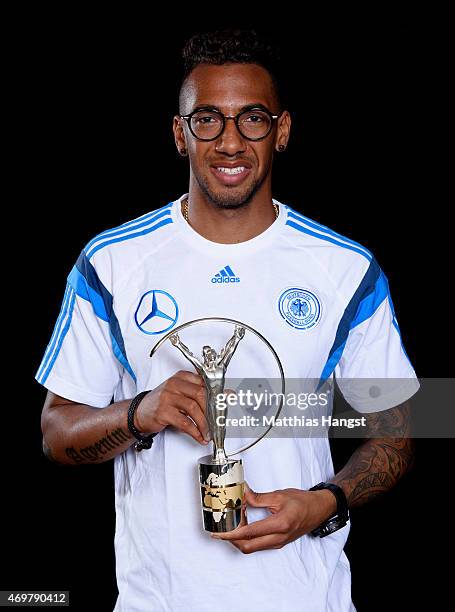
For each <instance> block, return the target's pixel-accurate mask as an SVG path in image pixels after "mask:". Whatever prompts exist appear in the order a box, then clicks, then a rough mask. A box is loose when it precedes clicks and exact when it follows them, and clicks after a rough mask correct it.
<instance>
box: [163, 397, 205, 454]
mask: <svg viewBox="0 0 455 612" xmlns="http://www.w3.org/2000/svg"><path fill="white" fill-rule="evenodd" d="M173 396H174V397H172V398H171V404H170V405H169V406H168V408H167V409H166V411H165V413H164V414H163V416H162V418H161V420H162V422H163V423H164V424H165V425H171V426H173V427H175V428H176V429H179V430H180V431H183V432H184V433H186V434H188V435H190V436H191V437H192V438H194V439H195V440H196V442H199V443H200V444H207V443H208V442H207V440H205V439H204V436H203V435H202V433H201V431H200V430H199V429H198V427H197V426H196V425H195V424H194V423H193V421H192V420H191V419H190V418H189V417H188V416H186V412H185V411H183V410H182V409H181V407H180V406H179V401H180V399H181V398H182V397H183V395H178V394H176V393H175V394H173ZM188 401H192V400H188Z"/></svg>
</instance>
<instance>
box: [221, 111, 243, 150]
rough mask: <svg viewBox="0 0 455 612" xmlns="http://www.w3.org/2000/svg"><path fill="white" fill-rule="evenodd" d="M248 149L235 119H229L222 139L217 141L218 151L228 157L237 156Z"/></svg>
mask: <svg viewBox="0 0 455 612" xmlns="http://www.w3.org/2000/svg"><path fill="white" fill-rule="evenodd" d="M245 149H246V143H245V140H244V138H242V135H241V134H240V132H239V131H238V129H237V126H236V124H235V121H234V119H232V118H228V119H226V122H225V127H224V130H223V132H222V133H221V135H220V137H219V138H218V140H217V141H216V150H217V151H218V152H219V153H226V154H227V155H236V154H237V153H242V152H243V151H245Z"/></svg>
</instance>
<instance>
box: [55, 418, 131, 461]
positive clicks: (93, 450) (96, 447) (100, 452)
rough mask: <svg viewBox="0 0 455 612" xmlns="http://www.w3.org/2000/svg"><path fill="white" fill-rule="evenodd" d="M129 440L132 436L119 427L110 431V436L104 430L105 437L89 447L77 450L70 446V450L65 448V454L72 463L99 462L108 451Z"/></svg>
mask: <svg viewBox="0 0 455 612" xmlns="http://www.w3.org/2000/svg"><path fill="white" fill-rule="evenodd" d="M131 439H132V436H131V435H130V434H129V433H127V432H125V431H124V430H123V429H122V428H121V427H119V428H118V429H115V430H114V431H111V433H110V434H108V433H107V430H106V435H105V436H104V437H103V438H101V440H98V442H95V444H92V445H91V446H86V447H85V448H80V449H79V450H76V449H75V448H74V447H73V446H71V447H70V448H66V449H65V452H66V454H67V456H68V457H69V458H70V459H71V460H72V461H74V463H87V462H89V461H91V462H96V461H100V459H101V460H103V459H104V458H105V457H104V455H106V453H110V451H112V450H114V449H116V448H117V447H118V446H120V445H121V444H123V443H124V442H127V441H128V440H131Z"/></svg>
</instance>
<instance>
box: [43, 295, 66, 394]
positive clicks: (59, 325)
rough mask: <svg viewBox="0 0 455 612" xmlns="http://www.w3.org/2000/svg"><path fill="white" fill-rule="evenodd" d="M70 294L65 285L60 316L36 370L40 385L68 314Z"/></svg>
mask: <svg viewBox="0 0 455 612" xmlns="http://www.w3.org/2000/svg"><path fill="white" fill-rule="evenodd" d="M71 294H72V289H71V287H70V285H69V284H68V283H66V289H65V294H64V296H63V300H62V305H61V308H60V314H59V316H58V318H57V321H56V322H55V326H54V331H53V333H52V336H51V339H50V341H49V344H48V345H47V349H46V351H45V353H44V356H43V359H42V361H41V364H40V366H39V368H38V372H37V373H36V380H37V381H38V382H40V383H41V382H42V375H43V372H44V370H45V369H46V367H47V365H48V363H49V359H50V358H51V357H52V355H53V353H54V350H55V347H56V345H57V344H58V341H59V338H60V334H61V331H62V327H63V325H64V319H65V317H66V315H67V312H68V307H69V302H70V300H71Z"/></svg>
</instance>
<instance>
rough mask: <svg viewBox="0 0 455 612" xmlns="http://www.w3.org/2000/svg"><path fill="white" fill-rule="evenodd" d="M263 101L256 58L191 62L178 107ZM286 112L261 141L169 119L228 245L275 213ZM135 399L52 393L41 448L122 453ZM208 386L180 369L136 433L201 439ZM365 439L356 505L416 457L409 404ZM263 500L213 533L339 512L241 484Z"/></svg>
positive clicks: (324, 498)
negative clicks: (219, 171) (225, 171)
mask: <svg viewBox="0 0 455 612" xmlns="http://www.w3.org/2000/svg"><path fill="white" fill-rule="evenodd" d="M249 104H261V105H263V106H265V107H266V108H268V109H269V110H270V111H271V112H272V113H274V114H278V113H279V111H280V108H279V102H278V100H277V97H276V95H275V92H274V88H273V85H272V81H271V78H270V76H269V74H268V72H267V71H266V70H265V69H264V68H262V67H260V66H257V65H254V64H226V65H222V66H212V65H200V66H197V67H196V68H195V69H194V70H193V71H192V73H191V74H190V75H189V77H188V78H187V80H186V82H185V85H184V87H183V89H182V92H181V107H180V113H181V114H188V113H190V112H191V111H192V110H193V109H195V108H196V107H198V106H200V105H210V106H211V107H217V108H218V109H219V110H220V111H221V112H223V113H224V114H226V115H235V114H237V113H238V112H239V111H240V110H241V109H242V108H243V107H244V106H246V105H249ZM290 127H291V119H290V115H289V113H288V112H286V111H285V112H283V113H282V114H281V116H280V118H279V119H278V120H277V121H276V124H275V125H274V127H273V129H272V131H271V133H270V134H269V136H268V137H267V138H265V139H264V140H262V141H259V142H252V141H248V140H246V139H245V138H243V137H242V136H241V134H240V133H239V132H238V130H237V128H236V126H235V124H234V122H233V121H227V122H226V128H225V131H224V132H223V133H222V134H221V135H220V136H219V138H218V139H216V140H214V141H211V142H202V141H198V140H196V139H195V138H194V137H193V136H192V134H191V132H190V131H189V129H188V126H187V125H186V122H185V121H183V120H181V119H180V117H179V116H175V117H174V120H173V132H174V138H175V144H176V146H177V149H178V150H180V149H183V148H184V149H186V151H187V152H188V157H189V165H190V184H189V198H188V199H189V221H190V224H191V225H192V227H193V228H194V229H195V230H196V231H197V232H198V233H199V234H201V235H202V236H204V237H205V238H207V239H208V240H211V241H213V242H218V243H222V244H232V243H235V242H243V241H245V240H249V239H251V238H254V237H255V236H257V235H258V234H260V233H262V232H263V231H264V230H265V229H267V228H268V227H269V226H270V225H271V224H272V223H273V221H274V220H275V213H274V209H273V205H272V182H271V181H272V162H273V158H274V154H275V151H277V150H278V146H279V145H284V146H286V145H287V143H288V140H289V135H290ZM220 161H221V162H233V161H242V162H247V163H248V164H249V165H250V166H251V172H250V174H249V176H248V177H246V178H245V180H244V181H243V182H242V183H241V184H240V185H238V186H236V187H233V186H225V185H221V184H220V182H219V181H218V180H217V179H216V178H215V177H214V176H213V175H212V173H211V171H210V165H211V164H212V163H214V162H220ZM130 401H131V400H125V401H121V402H116V403H114V404H111V405H110V406H108V407H106V408H104V409H103V410H99V409H97V408H93V407H91V406H87V405H84V404H77V403H75V402H72V401H70V400H68V399H65V398H62V397H59V396H58V395H55V394H53V393H51V392H48V394H47V398H46V401H45V405H44V407H43V412H42V431H43V448H44V451H45V453H46V454H47V456H48V457H49V458H50V459H53V460H55V461H58V462H59V463H64V464H69V465H74V464H78V463H101V462H103V461H107V460H109V459H112V458H113V457H115V456H116V455H118V454H120V453H122V452H124V451H125V450H127V448H128V447H129V446H131V444H132V443H133V442H134V439H133V438H132V437H131V436H130V434H129V431H128V429H127V427H126V421H127V418H126V417H127V411H128V406H129V404H130ZM205 414H206V405H205V387H204V383H203V380H202V379H201V377H200V376H198V375H196V374H194V373H191V372H185V371H181V372H177V373H176V374H175V375H174V376H172V377H170V378H169V379H168V380H166V381H165V382H163V383H162V384H161V385H159V386H158V387H157V388H156V389H154V390H152V391H151V392H150V393H148V394H147V395H146V396H145V398H144V399H143V400H142V402H141V403H140V405H139V408H138V409H137V411H136V419H135V425H136V427H137V428H138V429H139V431H141V432H143V433H144V434H146V433H152V432H158V431H161V430H162V429H164V428H165V427H169V426H170V427H174V428H176V429H177V430H179V431H181V432H182V433H185V434H187V435H190V436H191V437H192V438H193V439H194V440H196V441H197V442H199V443H200V444H203V445H204V444H207V439H208V437H209V436H208V426H207V420H206V417H205ZM367 423H368V427H369V438H368V439H366V440H365V441H364V442H363V443H362V444H361V445H360V446H359V448H358V449H357V450H356V451H355V452H354V454H353V455H352V457H351V458H350V460H349V461H348V463H347V464H346V466H345V467H344V468H343V469H342V470H341V471H340V472H339V473H338V474H336V475H335V477H334V478H333V479H332V482H334V483H335V484H338V486H340V487H341V488H342V489H343V491H344V492H345V494H346V497H347V500H348V505H349V506H350V507H351V508H353V507H356V506H359V505H361V504H363V503H365V502H367V501H369V500H371V499H373V498H375V497H376V496H377V495H380V494H382V493H384V492H385V491H388V490H389V489H391V488H392V487H393V486H395V484H396V483H397V482H398V481H399V479H400V478H401V477H402V476H403V475H404V474H405V473H406V472H407V471H408V469H409V468H410V466H411V464H412V457H413V443H412V440H411V439H410V407H409V403H408V402H406V403H404V404H402V405H401V406H397V407H395V408H391V409H390V410H387V411H384V412H381V413H377V414H372V415H367ZM247 505H250V506H257V507H266V508H268V509H269V510H270V516H268V517H267V518H265V519H263V520H261V521H256V522H254V523H253V524H250V525H248V524H247V520H246V513H245V519H244V521H243V524H242V525H241V526H240V527H239V528H237V529H236V530H234V531H231V532H229V533H226V534H216V535H214V536H213V537H216V538H219V539H224V540H227V541H229V542H230V543H231V544H232V545H234V546H235V547H236V548H238V549H239V550H240V551H242V552H243V553H246V554H248V553H252V552H255V551H258V550H264V549H271V548H281V547H282V546H284V545H286V544H287V543H289V542H291V541H293V540H295V539H297V538H299V537H301V536H302V535H304V534H306V533H308V532H309V531H311V530H312V529H314V528H315V527H317V526H318V525H320V524H321V523H322V522H323V521H325V520H326V519H327V518H329V517H330V516H333V515H334V513H335V512H336V501H335V497H334V495H333V494H332V493H331V492H330V491H327V490H323V491H303V490H300V489H283V490H279V491H270V492H262V493H257V492H254V491H252V490H251V489H249V488H248V487H247V491H246V494H245V509H246V506H247Z"/></svg>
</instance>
